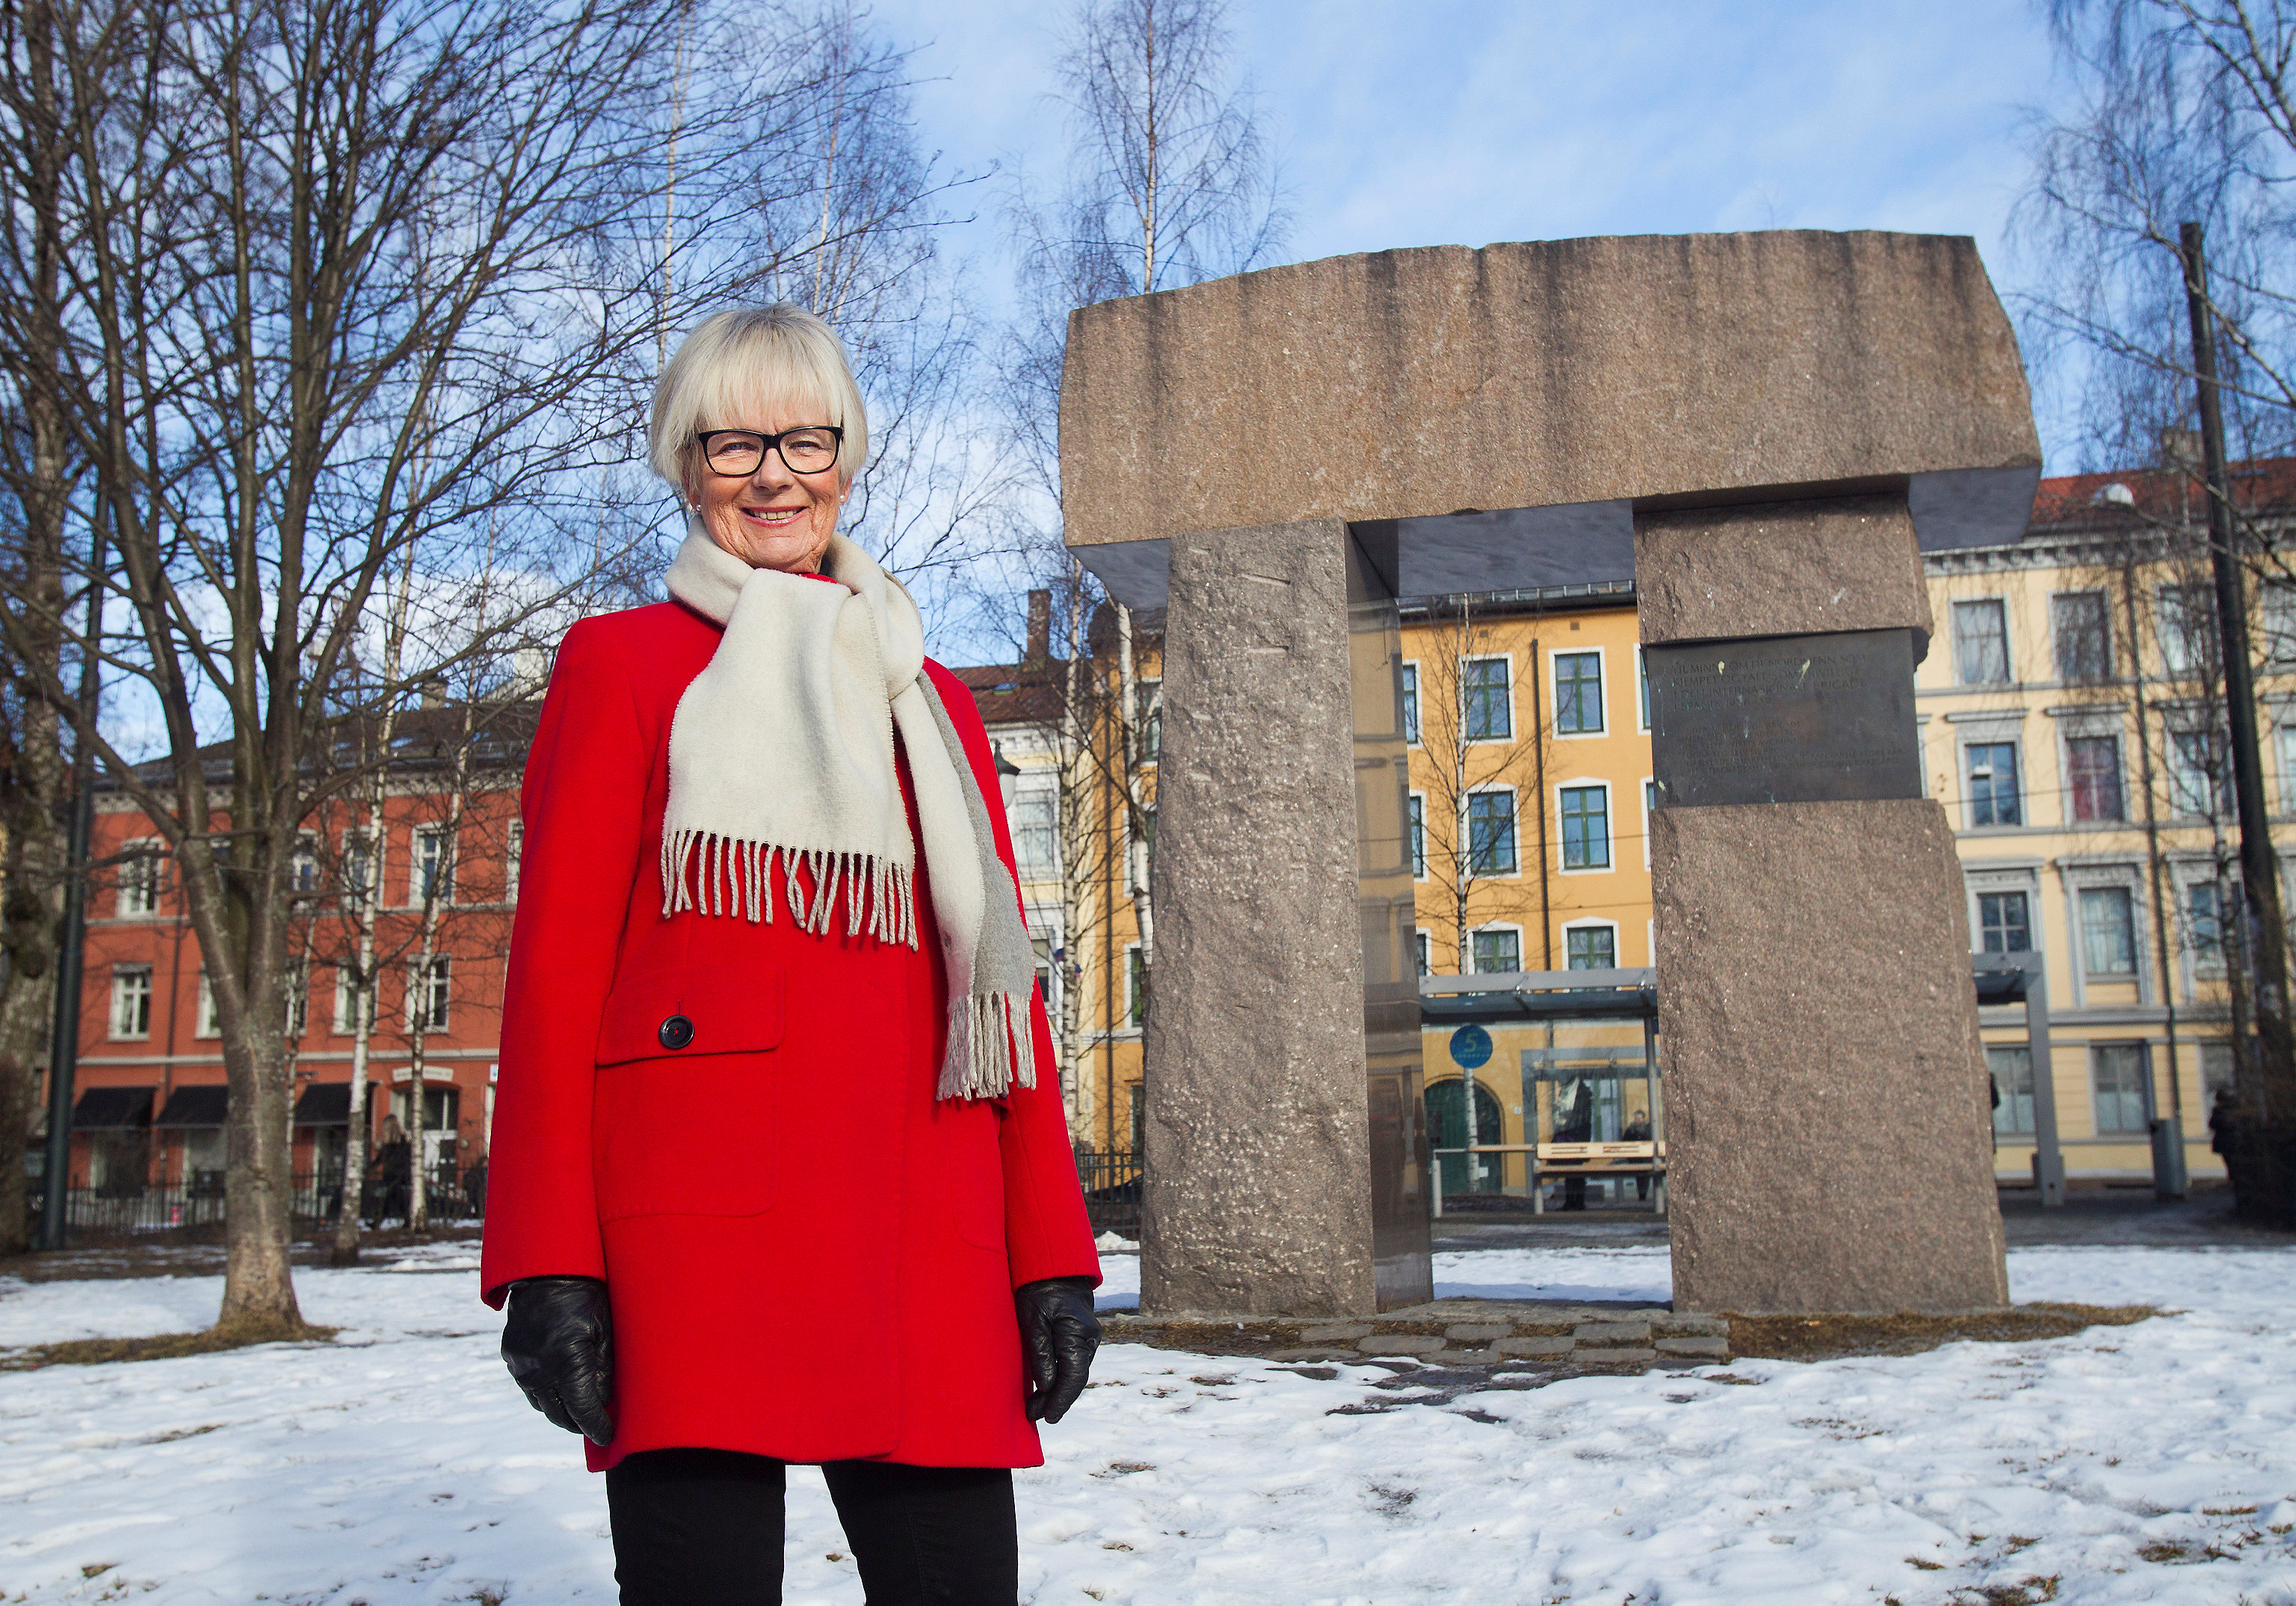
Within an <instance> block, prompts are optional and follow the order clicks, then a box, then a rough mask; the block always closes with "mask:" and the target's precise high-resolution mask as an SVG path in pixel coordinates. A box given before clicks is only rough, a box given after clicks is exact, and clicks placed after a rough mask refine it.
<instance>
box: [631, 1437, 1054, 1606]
mask: <svg viewBox="0 0 2296 1606" xmlns="http://www.w3.org/2000/svg"><path fill="white" fill-rule="evenodd" d="M785 1471H786V1467H785V1463H782V1462H778V1461H775V1460H774V1459H773V1458H772V1457H770V1456H766V1455H748V1454H742V1452H740V1451H738V1450H642V1451H640V1452H638V1453H637V1454H635V1455H628V1456H625V1457H623V1459H622V1461H621V1463H620V1464H619V1465H618V1466H616V1467H614V1468H613V1469H612V1470H611V1471H608V1472H607V1474H606V1508H607V1511H608V1512H609V1514H610V1515H611V1518H612V1520H613V1525H614V1579H615V1581H616V1582H617V1583H619V1585H620V1586H622V1606H778V1602H780V1600H781V1598H782V1525H783V1516H782V1494H783V1487H784V1486H785V1479H784V1473H785ZM821 1471H822V1475H823V1477H824V1478H825V1479H827V1480H828V1483H829V1497H830V1498H831V1499H832V1500H833V1501H834V1502H836V1504H837V1520H838V1521H839V1522H840V1523H842V1524H843V1525H844V1528H845V1542H846V1545H848V1546H849V1548H850V1549H851V1551H852V1553H853V1559H854V1561H857V1563H859V1565H860V1569H861V1587H862V1589H863V1591H864V1592H865V1595H866V1597H867V1606H1015V1602H1017V1601H1018V1600H1019V1598H1020V1592H1021V1550H1020V1539H1019V1536H1018V1533H1017V1530H1016V1527H1015V1520H1014V1517H1013V1474H1012V1473H1011V1472H1009V1471H1006V1470H1005V1468H1003V1467H905V1466H895V1465H893V1464H891V1463H887V1462H881V1461H832V1462H831V1463H829V1464H828V1465H826V1466H824V1467H823V1468H822V1469H821Z"/></svg>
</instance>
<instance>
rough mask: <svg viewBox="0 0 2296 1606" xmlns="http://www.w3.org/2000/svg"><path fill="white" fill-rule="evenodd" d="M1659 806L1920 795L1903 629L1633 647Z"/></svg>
mask: <svg viewBox="0 0 2296 1606" xmlns="http://www.w3.org/2000/svg"><path fill="white" fill-rule="evenodd" d="M1643 654H1644V662H1645V664H1646V666H1647V668H1648V673H1649V676H1650V719H1651V771H1652V776H1653V777H1654V779H1655V780H1656V783H1657V792H1658V799H1657V801H1658V805H1659V807H1661V808H1667V807H1672V808H1699V807H1710V806H1712V805H1716V804H1727V803H1831V802H1857V801H1864V800H1867V799H1890V798H1919V797H1922V796H1923V795H1924V793H1923V778H1922V754H1921V742H1920V738H1919V736H1918V734H1917V733H1916V731H1915V725H1914V641H1913V632H1912V631H1910V630H1851V631H1844V632H1841V633H1840V634H1838V635H1779V636H1770V637H1767V638H1761V639H1755V640H1742V641H1722V642H1702V643H1692V644H1689V645H1679V646H1650V647H1645V648H1644V650H1643Z"/></svg>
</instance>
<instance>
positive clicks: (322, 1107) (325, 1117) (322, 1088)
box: [295, 1082, 382, 1127]
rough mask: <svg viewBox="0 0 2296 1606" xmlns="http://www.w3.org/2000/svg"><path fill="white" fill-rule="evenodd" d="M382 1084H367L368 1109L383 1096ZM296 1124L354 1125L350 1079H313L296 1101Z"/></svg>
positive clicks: (315, 1125) (301, 1125) (310, 1125)
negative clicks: (338, 1080) (346, 1080)
mask: <svg viewBox="0 0 2296 1606" xmlns="http://www.w3.org/2000/svg"><path fill="white" fill-rule="evenodd" d="M381 1093H382V1084H381V1083H380V1082H369V1083H368V1084H367V1085H366V1102H367V1108H368V1109H369V1110H372V1109H373V1108H374V1105H375V1101H376V1100H377V1099H378V1098H379V1097H381ZM295 1124H296V1125H297V1126H298V1127H348V1126H349V1125H350V1124H351V1085H350V1084H349V1083H348V1082H314V1083H312V1084H311V1085H310V1086H308V1087H306V1088H305V1089H303V1093H302V1096H301V1097H299V1098H298V1099H297V1100H296V1101H295Z"/></svg>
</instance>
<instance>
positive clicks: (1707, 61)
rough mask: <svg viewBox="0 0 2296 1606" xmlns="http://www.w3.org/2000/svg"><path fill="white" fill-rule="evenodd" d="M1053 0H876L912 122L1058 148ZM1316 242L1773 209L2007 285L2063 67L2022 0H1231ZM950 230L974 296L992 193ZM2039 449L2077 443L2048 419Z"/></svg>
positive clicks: (1043, 155) (1300, 220) (1376, 242)
mask: <svg viewBox="0 0 2296 1606" xmlns="http://www.w3.org/2000/svg"><path fill="white" fill-rule="evenodd" d="M1063 10H1064V6H1063V4H1062V0H993V3H992V0H880V3H879V4H877V6H876V8H875V12H874V14H875V16H876V17H877V19H878V20H879V21H880V23H881V25H882V26H883V27H884V28H885V29H887V31H888V32H889V33H890V35H891V36H892V37H895V38H897V39H901V40H904V41H906V42H908V43H910V44H912V45H914V46H915V47H916V49H917V55H916V58H915V60H916V67H917V70H918V72H919V73H920V75H921V76H922V77H923V78H926V79H927V80H929V81H927V82H925V83H924V84H922V86H920V88H919V91H918V94H917V111H918V114H919V118H920V121H921V123H922V133H923V136H924V140H925V143H926V144H927V146H928V148H931V149H938V150H939V152H942V154H943V158H944V161H945V162H946V163H947V165H948V166H950V167H954V168H963V169H966V170H972V171H980V170H984V169H987V168H989V167H990V166H991V165H992V164H1001V165H1002V166H1003V167H1004V168H1005V169H1006V170H1008V171H1009V169H1010V168H1011V167H1012V165H1013V163H1014V162H1015V161H1019V162H1022V163H1025V164H1026V166H1027V167H1028V168H1029V169H1031V170H1034V171H1040V172H1042V173H1044V174H1046V176H1051V175H1053V174H1054V172H1056V171H1057V168H1058V166H1059V162H1060V151H1061V141H1062V125H1061V116H1060V113H1059V111H1058V110H1057V109H1056V108H1054V107H1052V106H1049V105H1047V104H1046V102H1045V101H1044V99H1043V96H1044V94H1045V93H1046V91H1047V90H1048V89H1049V88H1050V87H1051V86H1052V82H1053V78H1052V67H1053V55H1054V44H1053V31H1054V28H1055V26H1056V25H1057V22H1058V20H1059V18H1060V17H1061V15H1062V12H1063ZM1231 18H1232V22H1233V24H1234V31H1235V36H1236V46H1237V49H1236V58H1237V62H1238V65H1239V67H1240V68H1241V70H1242V72H1243V73H1245V74H1246V75H1248V76H1249V78H1251V82H1252V84H1253V85H1254V86H1255V87H1256V88H1257V89H1258V90H1259V94H1260V98H1261V106H1262V110H1263V113H1264V116H1265V119H1266V122H1267V127H1268V130H1269V132H1270V133H1271V134H1272V135H1273V136H1274V138H1275V143H1276V147H1277V149H1278V151H1279V152H1280V155H1281V158H1282V164H1283V177H1284V180H1285V183H1286V184H1287V186H1288V188H1289V191H1290V195H1291V201H1292V210H1293V214H1294V219H1295V221H1294V226H1293V230H1292V240H1291V244H1290V246H1289V248H1288V250H1286V252H1285V253H1284V255H1285V257H1286V258H1289V259H1292V260H1306V259H1310V258H1316V257H1324V256H1331V255H1334V254H1337V253H1341V252H1345V251H1358V250H1380V249H1382V248H1386V247H1390V246H1408V245H1437V244H1464V245H1481V244H1485V243H1487V242H1491V241H1495V240H1539V239H1558V238H1566V237H1570V236H1573V235H1580V234H1643V233H1657V234H1677V233H1690V232H1696V231H1702V230H1717V229H1752V228H1773V227H1806V228H1888V229H1906V230H1912V231H1919V232H1931V233H1939V234H1970V235H1973V236H1974V237H1975V238H1976V240H1977V242H1978V245H1979V248H1980V250H1981V252H1982V253H1983V255H1984V258H1985V260H1986V263H1987V265H1988V266H1989V268H1990V270H1991V271H1992V274H1993V278H1994V283H1995V284H1996V286H1997V288H1999V289H2000V290H2001V291H2003V292H2004V293H2005V294H2006V293H2007V292H2008V291H2012V290H2013V289H2014V288H2015V286H2016V285H2017V283H2019V277H2018V270H2019V264H2018V262H2017V259H2016V257H2015V254H2014V252H2013V250H2012V249H2011V246H2010V242H2009V240H2008V228H2009V221H2010V211H2011V209H2012V207H2013V203H2014V201H2015V200H2016V198H2017V195H2018V193H2019V190H2020V188H2021V184H2023V182H2024V176H2025V171H2026V159H2025V155H2024V151H2023V146H2022V143H2021V139H2020V136H2019V126H2020V122H2021V118H2022V117H2023V116H2024V114H2025V112H2026V111H2027V109H2029V108H2031V107H2035V106H2041V105H2046V103H2048V102H2049V101H2050V100H2051V99H2052V98H2053V95H2054V94H2056V93H2058V86H2055V85H2054V83H2053V81H2052V76H2051V58H2050V52H2049V45H2048V39H2047V37H2046V30H2045V29H2044V27H2043V25H2042V22H2041V20H2040V18H2039V16H2038V12H2037V10H2036V9H2035V7H2034V6H2033V5H2032V4H2030V3H2029V0H1805V3H1802V4H1743V3H1741V4H1717V3H1711V0H1704V3H1697V0H1680V3H1677V4H1654V3H1649V0H1642V3H1637V0H1610V3H1609V4H1603V3H1600V0H1554V3H1552V4H1493V3H1491V0H1413V3H1411V4H1398V3H1397V0H1316V3H1313V4H1309V3H1306V0H1234V4H1233V10H1232V12H1231ZM981 201H982V202H983V206H982V211H983V213H984V217H983V220H982V221H981V222H980V223H978V224H976V225H972V226H971V227H969V228H965V229H962V230H959V231H957V233H956V235H955V240H954V241H953V242H952V243H953V244H955V246H956V247H957V249H958V250H960V251H961V252H963V253H965V254H968V255H971V256H972V258H974V259H975V265H976V271H977V274H978V283H979V284H980V289H981V291H983V292H984V295H985V297H986V298H987V299H989V300H990V301H991V302H992V303H994V302H995V301H996V300H997V299H1001V296H1002V293H1003V290H1004V286H1005V283H1007V282H1008V280H1009V276H1010V267H1009V264H1007V263H1006V262H1005V261H1004V260H1003V259H1002V258H1001V256H1000V242H999V232H998V231H997V229H996V227H995V225H994V222H993V216H994V205H993V201H992V199H991V197H989V196H987V195H983V196H982V197H981ZM2044 444H2045V446H2046V448H2047V455H2048V459H2049V462H2050V465H2051V467H2052V469H2053V470H2058V471H2062V470H2063V469H2065V468H2069V467H2071V465H2072V451H2073V448H2072V444H2071V440H2070V438H2066V437H2065V435H2064V432H2063V431H2062V430H2057V429H2054V428H2052V427H2050V422H2049V421H2047V420H2045V421H2044Z"/></svg>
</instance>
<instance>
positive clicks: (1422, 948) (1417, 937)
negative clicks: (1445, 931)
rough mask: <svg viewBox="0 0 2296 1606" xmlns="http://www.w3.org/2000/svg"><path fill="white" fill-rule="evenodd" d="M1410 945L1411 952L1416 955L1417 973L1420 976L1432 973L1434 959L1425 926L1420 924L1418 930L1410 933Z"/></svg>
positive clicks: (1433, 970) (1433, 971)
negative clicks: (1417, 961) (1417, 960)
mask: <svg viewBox="0 0 2296 1606" xmlns="http://www.w3.org/2000/svg"><path fill="white" fill-rule="evenodd" d="M1411 946H1412V950H1413V952H1414V953H1415V954H1416V955H1418V959H1419V973H1420V974H1421V975H1422V976H1431V975H1433V974H1434V973H1435V960H1434V955H1433V953H1432V951H1431V943H1430V940H1429V938H1428V935H1427V928H1426V927H1424V926H1422V927H1420V928H1419V930H1416V931H1414V932H1413V933H1412V934H1411Z"/></svg>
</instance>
